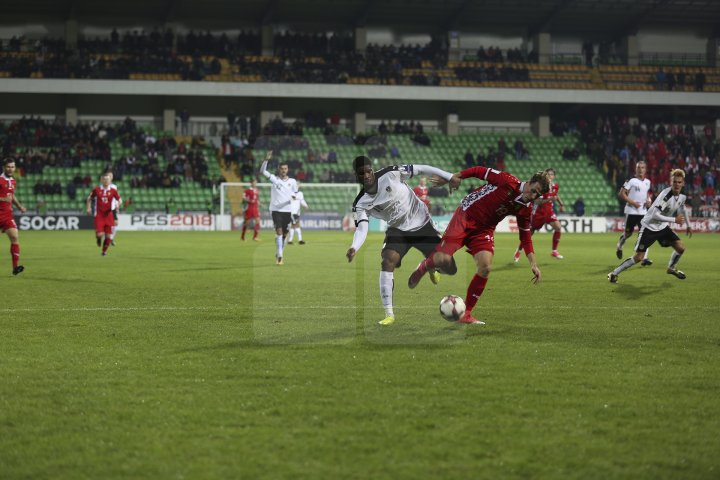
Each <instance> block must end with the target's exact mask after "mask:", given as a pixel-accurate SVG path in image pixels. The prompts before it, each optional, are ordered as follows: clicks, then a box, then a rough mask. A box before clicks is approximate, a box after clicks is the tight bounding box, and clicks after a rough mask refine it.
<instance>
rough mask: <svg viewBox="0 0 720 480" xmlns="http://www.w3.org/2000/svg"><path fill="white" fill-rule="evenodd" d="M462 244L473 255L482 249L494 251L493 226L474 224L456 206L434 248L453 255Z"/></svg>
mask: <svg viewBox="0 0 720 480" xmlns="http://www.w3.org/2000/svg"><path fill="white" fill-rule="evenodd" d="M463 246H465V247H467V251H468V253H469V254H470V255H473V256H474V255H475V254H476V253H478V252H480V251H483V250H485V251H488V252H491V253H495V227H494V226H493V227H489V226H487V225H478V224H476V223H475V221H474V220H472V219H470V218H468V217H467V216H466V215H465V212H463V211H462V209H460V208H458V209H457V210H455V213H454V214H453V216H452V218H451V219H450V223H449V224H448V226H447V228H446V229H445V233H444V234H443V237H442V240H441V241H440V245H438V246H437V249H436V250H437V251H438V252H443V253H446V254H448V255H453V254H454V253H455V252H457V251H458V250H459V249H460V248H461V247H463Z"/></svg>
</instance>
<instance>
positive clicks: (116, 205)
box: [107, 170, 122, 247]
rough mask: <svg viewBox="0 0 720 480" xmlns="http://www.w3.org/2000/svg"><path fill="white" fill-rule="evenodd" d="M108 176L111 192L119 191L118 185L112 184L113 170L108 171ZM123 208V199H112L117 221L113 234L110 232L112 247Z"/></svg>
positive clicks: (114, 215) (114, 216)
mask: <svg viewBox="0 0 720 480" xmlns="http://www.w3.org/2000/svg"><path fill="white" fill-rule="evenodd" d="M107 174H108V175H110V186H109V187H108V188H110V189H111V190H112V189H114V190H117V189H118V188H117V185H115V184H114V183H112V181H113V173H112V171H111V170H108V171H107ZM118 193H119V192H118ZM121 206H122V198H121V199H120V200H115V199H114V198H113V199H112V205H111V208H112V212H113V218H114V220H115V224H114V225H113V227H112V230H111V232H110V245H112V246H113V247H114V246H115V232H116V231H117V225H118V213H119V212H120V207H121Z"/></svg>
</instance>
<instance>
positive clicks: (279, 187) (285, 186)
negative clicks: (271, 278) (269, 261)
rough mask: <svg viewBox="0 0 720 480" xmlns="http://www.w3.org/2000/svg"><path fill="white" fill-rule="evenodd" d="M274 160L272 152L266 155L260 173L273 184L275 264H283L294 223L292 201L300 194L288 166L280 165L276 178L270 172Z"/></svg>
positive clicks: (271, 211)
mask: <svg viewBox="0 0 720 480" xmlns="http://www.w3.org/2000/svg"><path fill="white" fill-rule="evenodd" d="M270 159H272V150H270V151H269V152H267V155H265V161H264V162H263V163H262V166H261V167H260V171H261V172H262V174H263V175H265V176H266V177H267V178H268V179H269V180H270V183H272V189H271V190H270V213H271V214H272V219H273V225H274V226H275V263H276V264H277V265H282V264H283V248H284V246H285V238H286V237H287V234H288V225H290V222H291V221H292V218H291V211H292V201H293V199H294V198H295V194H296V193H297V192H298V186H297V182H296V181H295V179H294V178H290V177H288V170H289V169H288V164H287V163H284V162H282V163H280V165H279V166H278V175H277V176H275V175H273V174H272V173H270V172H268V170H267V166H268V162H269V161H270Z"/></svg>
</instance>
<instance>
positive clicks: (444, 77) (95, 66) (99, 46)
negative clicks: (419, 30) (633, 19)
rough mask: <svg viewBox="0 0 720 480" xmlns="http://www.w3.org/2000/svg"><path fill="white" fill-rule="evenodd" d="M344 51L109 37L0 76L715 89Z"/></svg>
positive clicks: (210, 39) (541, 67) (431, 53)
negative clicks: (268, 50)
mask: <svg viewBox="0 0 720 480" xmlns="http://www.w3.org/2000/svg"><path fill="white" fill-rule="evenodd" d="M113 34H117V32H116V31H113ZM173 42H175V43H176V44H177V47H176V48H173ZM350 47H351V43H350V42H349V41H348V38H346V37H341V36H339V35H333V36H330V37H328V36H327V35H313V34H301V33H288V32H286V33H285V34H282V35H281V34H276V35H275V51H274V55H260V54H259V38H258V35H257V34H253V33H246V32H244V31H243V32H241V33H240V34H239V35H238V36H237V39H236V41H231V39H230V38H229V37H228V36H227V35H226V34H225V33H222V34H220V35H214V34H212V33H210V32H206V33H204V34H199V35H196V34H195V33H194V32H193V31H190V32H189V33H187V34H185V35H174V34H173V33H172V31H170V30H168V31H166V32H164V34H161V32H159V31H157V30H154V31H153V32H151V33H150V34H146V33H145V32H137V31H134V32H133V33H132V34H130V32H125V33H124V34H123V36H122V39H120V36H119V34H117V37H116V36H115V35H112V36H111V39H99V38H95V39H90V40H83V41H80V42H79V44H78V50H77V52H74V51H73V50H71V49H66V48H65V42H64V41H63V40H58V39H53V38H46V39H42V40H40V41H34V42H31V41H29V40H27V39H15V40H14V41H10V42H8V44H7V46H6V48H5V49H3V50H2V51H0V77H1V78H104V79H131V80H163V81H180V80H187V81H202V80H205V81H213V82H291V83H295V82H303V83H348V84H361V85H429V86H438V85H440V86H452V87H506V88H551V89H567V88H570V89H609V90H657V89H667V87H666V85H664V81H662V83H663V84H661V85H659V84H658V79H657V76H658V68H660V69H661V70H662V69H663V68H664V69H665V70H664V71H665V72H667V74H671V78H673V81H672V84H673V85H672V88H670V89H672V90H681V91H709V92H717V91H720V69H719V68H715V67H708V66H703V65H692V66H688V65H687V63H686V62H685V60H682V62H683V63H682V64H680V65H679V64H678V63H679V62H681V61H675V60H673V57H672V56H663V55H662V54H655V55H654V56H652V57H648V58H651V59H652V61H650V60H647V61H646V63H649V64H651V65H641V66H624V65H612V64H608V65H605V64H603V65H599V66H598V67H588V66H586V65H583V64H581V63H579V62H575V61H570V62H567V63H565V62H563V61H562V59H563V58H565V57H563V56H555V57H553V59H552V63H544V64H542V63H536V62H534V61H530V60H528V58H530V59H534V57H535V55H534V54H532V53H531V54H529V55H522V54H520V53H518V52H519V50H518V49H509V50H508V54H507V56H506V59H504V58H503V56H502V53H501V51H500V50H499V49H488V51H491V52H493V53H492V54H491V55H488V54H485V53H483V54H478V55H466V56H464V59H463V60H461V61H453V60H450V61H448V52H447V49H446V48H443V47H441V46H440V45H439V43H438V42H437V41H436V40H432V41H431V42H429V43H427V44H426V45H422V46H421V45H401V46H394V45H374V44H369V45H368V46H367V48H366V49H365V50H364V51H363V52H355V51H353V50H352V49H351V48H350ZM480 51H482V52H484V50H483V49H480ZM496 52H497V53H496ZM567 58H569V59H575V58H577V57H575V56H568V57H567ZM558 59H560V60H558ZM505 60H507V61H505ZM695 63H698V62H695ZM663 75H664V73H663ZM678 78H680V79H681V80H675V79H678Z"/></svg>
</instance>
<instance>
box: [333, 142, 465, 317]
mask: <svg viewBox="0 0 720 480" xmlns="http://www.w3.org/2000/svg"><path fill="white" fill-rule="evenodd" d="M353 170H354V172H355V176H356V178H357V180H358V182H359V183H360V184H362V186H363V188H362V190H361V191H360V193H359V194H358V196H357V197H356V198H355V201H354V202H353V213H354V215H355V226H356V229H355V235H354V236H353V241H352V245H351V246H350V248H349V249H348V251H347V253H346V256H347V259H348V262H352V260H353V258H355V255H356V254H357V251H358V250H359V249H360V247H361V246H362V244H363V243H364V242H365V239H366V238H367V233H368V217H369V216H372V217H375V218H379V219H381V220H385V221H386V222H387V225H388V229H387V231H386V232H385V241H384V243H383V249H382V252H381V254H380V255H381V257H382V264H381V271H380V300H381V302H382V305H383V307H384V308H385V318H384V319H383V320H381V321H380V322H379V323H380V325H390V324H391V323H393V322H394V321H395V313H394V312H393V287H394V285H395V281H394V271H395V268H396V267H400V265H401V261H402V259H403V257H404V256H405V254H406V253H407V252H408V250H410V247H415V248H417V249H418V250H420V251H421V252H422V253H423V255H424V256H425V257H426V258H427V256H428V255H430V254H432V253H433V252H434V251H435V246H436V245H437V244H438V243H440V234H439V233H438V232H437V230H435V227H434V226H433V223H432V220H431V218H430V212H429V211H428V209H427V206H426V205H425V204H424V203H423V202H422V201H421V200H420V199H419V198H418V197H417V195H415V193H414V192H413V190H412V188H410V186H408V184H407V183H405V182H406V180H407V179H409V178H411V177H412V176H413V175H422V174H425V175H435V176H437V177H441V178H443V179H445V180H447V181H449V182H450V187H451V188H457V187H458V186H459V185H460V181H459V179H457V178H456V177H453V175H452V174H451V173H448V172H446V171H444V170H440V169H439V168H435V167H431V166H427V165H399V166H398V165H395V166H390V167H386V168H383V169H381V170H379V171H377V172H374V171H373V169H372V162H371V161H370V159H369V158H368V157H365V156H360V157H357V158H355V160H354V161H353ZM456 272H457V266H456V265H455V262H454V260H453V263H452V266H451V269H450V270H449V271H443V273H446V274H449V275H454V274H455V273H456ZM438 278H439V276H438V273H437V272H435V271H433V272H431V273H430V279H431V280H432V282H433V283H437V282H438Z"/></svg>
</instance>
